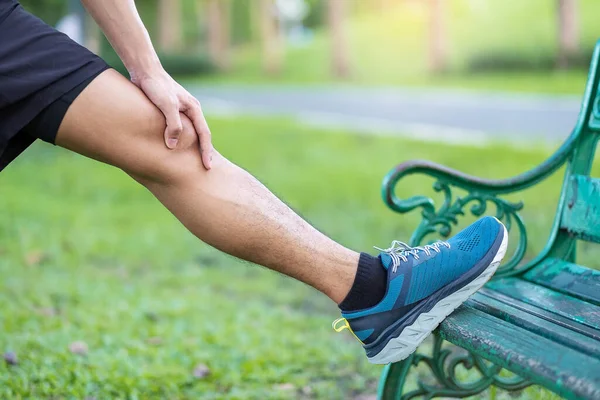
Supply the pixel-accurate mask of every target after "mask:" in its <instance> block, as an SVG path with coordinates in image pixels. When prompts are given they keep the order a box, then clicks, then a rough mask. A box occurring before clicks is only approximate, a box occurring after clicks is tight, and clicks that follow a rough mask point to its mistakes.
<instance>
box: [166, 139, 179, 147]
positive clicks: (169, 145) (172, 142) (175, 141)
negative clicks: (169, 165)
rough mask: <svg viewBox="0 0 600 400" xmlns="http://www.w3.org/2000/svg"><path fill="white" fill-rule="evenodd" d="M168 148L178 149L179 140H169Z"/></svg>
mask: <svg viewBox="0 0 600 400" xmlns="http://www.w3.org/2000/svg"><path fill="white" fill-rule="evenodd" d="M167 147H168V148H170V149H174V148H175V147H177V139H175V138H170V139H167Z"/></svg>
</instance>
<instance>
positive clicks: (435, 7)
mask: <svg viewBox="0 0 600 400" xmlns="http://www.w3.org/2000/svg"><path fill="white" fill-rule="evenodd" d="M444 3H445V0H428V6H429V35H428V36H429V46H428V47H429V69H430V71H431V72H434V73H438V72H443V71H444V70H445V69H446V67H447V58H448V41H447V38H446V26H445V22H446V21H445V20H446V18H445V10H444Z"/></svg>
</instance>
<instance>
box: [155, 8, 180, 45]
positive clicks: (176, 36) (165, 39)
mask: <svg viewBox="0 0 600 400" xmlns="http://www.w3.org/2000/svg"><path fill="white" fill-rule="evenodd" d="M181 22H182V21H181V3H180V0H159V2H158V46H159V48H160V49H161V50H162V51H164V52H177V51H178V50H181Z"/></svg>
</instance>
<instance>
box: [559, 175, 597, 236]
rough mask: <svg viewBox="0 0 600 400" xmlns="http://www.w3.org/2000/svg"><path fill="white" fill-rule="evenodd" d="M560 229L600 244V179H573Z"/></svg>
mask: <svg viewBox="0 0 600 400" xmlns="http://www.w3.org/2000/svg"><path fill="white" fill-rule="evenodd" d="M560 227H561V228H562V229H565V230H567V231H568V232H569V233H571V234H573V235H574V236H575V237H577V238H580V239H583V240H588V241H591V242H596V243H600V179H596V178H591V177H589V176H584V175H573V176H572V177H571V179H570V182H569V185H568V188H567V196H566V207H564V209H563V214H562V218H561V221H560Z"/></svg>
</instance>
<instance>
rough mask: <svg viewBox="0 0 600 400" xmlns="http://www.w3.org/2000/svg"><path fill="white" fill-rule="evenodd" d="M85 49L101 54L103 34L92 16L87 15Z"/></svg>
mask: <svg viewBox="0 0 600 400" xmlns="http://www.w3.org/2000/svg"><path fill="white" fill-rule="evenodd" d="M84 26H85V43H84V44H85V47H87V48H88V49H89V50H90V51H92V52H94V53H96V54H100V52H101V46H102V45H101V43H102V32H101V31H100V27H99V26H98V24H96V21H94V19H93V18H92V17H91V16H90V14H87V13H86V14H85V24H84Z"/></svg>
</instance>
